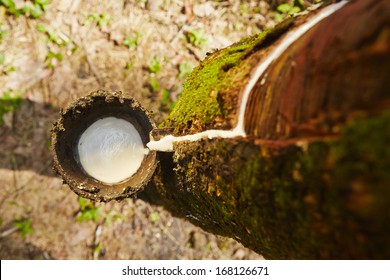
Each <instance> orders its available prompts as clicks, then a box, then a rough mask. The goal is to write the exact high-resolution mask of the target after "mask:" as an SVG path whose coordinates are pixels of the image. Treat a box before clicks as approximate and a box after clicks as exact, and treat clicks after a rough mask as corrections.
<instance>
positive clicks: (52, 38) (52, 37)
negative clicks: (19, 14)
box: [35, 23, 70, 47]
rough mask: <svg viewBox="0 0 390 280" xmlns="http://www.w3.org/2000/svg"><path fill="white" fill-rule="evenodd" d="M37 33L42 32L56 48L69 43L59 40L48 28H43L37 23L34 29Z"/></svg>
mask: <svg viewBox="0 0 390 280" xmlns="http://www.w3.org/2000/svg"><path fill="white" fill-rule="evenodd" d="M35 28H36V29H37V30H38V31H39V32H42V33H44V34H46V35H47V37H48V38H49V41H51V42H52V43H54V44H56V45H57V46H60V47H62V46H67V45H68V44H69V43H70V42H69V41H67V40H63V39H61V38H60V37H59V36H58V35H57V34H56V33H54V32H53V31H52V30H50V29H49V28H47V27H45V26H44V25H43V24H41V23H38V24H37V25H36V27H35Z"/></svg>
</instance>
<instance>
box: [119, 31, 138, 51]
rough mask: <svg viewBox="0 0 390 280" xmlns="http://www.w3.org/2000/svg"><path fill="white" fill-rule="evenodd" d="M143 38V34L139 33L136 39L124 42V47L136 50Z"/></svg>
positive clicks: (127, 39) (129, 38) (128, 39)
mask: <svg viewBox="0 0 390 280" xmlns="http://www.w3.org/2000/svg"><path fill="white" fill-rule="evenodd" d="M140 38H141V33H139V32H137V33H136V35H135V38H134V37H126V38H125V39H124V40H123V45H124V46H126V47H128V48H136V47H137V46H138V42H139V39H140Z"/></svg>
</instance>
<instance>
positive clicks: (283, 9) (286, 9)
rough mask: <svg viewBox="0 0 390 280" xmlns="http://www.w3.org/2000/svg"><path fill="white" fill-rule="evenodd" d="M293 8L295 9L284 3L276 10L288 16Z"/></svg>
mask: <svg viewBox="0 0 390 280" xmlns="http://www.w3.org/2000/svg"><path fill="white" fill-rule="evenodd" d="M292 8H293V7H292V6H290V5H289V4H287V3H284V4H280V5H279V6H278V7H277V8H276V10H278V12H281V13H285V14H287V13H288V12H289V11H290V10H291V9H292Z"/></svg>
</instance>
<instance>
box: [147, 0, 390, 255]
mask: <svg viewBox="0 0 390 280" xmlns="http://www.w3.org/2000/svg"><path fill="white" fill-rule="evenodd" d="M320 10H321V9H320ZM318 13H319V11H318V10H316V11H312V12H310V13H309V14H307V15H304V16H301V17H297V18H291V19H289V20H287V21H285V22H284V23H282V24H281V25H279V26H277V27H276V28H275V29H273V30H270V31H266V32H264V33H262V34H259V35H256V36H253V37H250V38H247V39H244V40H242V41H240V42H238V43H236V44H234V45H232V46H230V47H228V48H226V49H222V50H218V51H216V52H215V53H212V54H210V55H209V56H208V57H207V58H206V59H205V60H204V61H202V62H201V63H200V65H199V66H198V67H197V68H196V69H195V70H194V71H193V72H192V74H191V75H190V76H189V78H188V80H187V82H186V84H185V86H184V92H183V94H182V96H181V98H180V100H179V102H178V104H177V106H176V108H175V109H174V111H173V112H172V113H171V114H170V116H169V118H168V119H167V120H166V121H165V122H164V123H163V124H162V125H161V126H160V127H165V128H172V129H168V131H172V130H173V133H174V134H175V135H185V134H192V133H196V132H199V131H204V130H207V129H232V128H234V127H235V126H236V125H237V122H238V118H239V117H238V115H239V106H240V104H241V102H242V99H243V92H244V89H245V88H246V86H247V85H248V83H249V82H253V79H254V77H255V76H254V74H253V73H254V71H255V69H256V68H258V66H259V65H260V64H261V63H263V62H264V61H265V60H266V58H267V56H269V55H270V54H271V53H272V51H273V50H275V48H277V47H278V45H280V44H281V43H282V42H284V40H285V39H286V36H288V34H291V33H292V32H294V31H295V30H297V28H299V26H301V25H302V24H304V23H305V22H307V21H310V19H311V18H312V17H314V16H315V15H316V14H318ZM389 88H390V2H389V1H387V0H372V1H371V0H357V1H350V2H348V3H347V4H345V5H344V6H343V7H341V8H340V9H338V10H337V11H335V12H334V13H332V14H331V15H329V16H327V17H325V18H324V19H323V20H321V21H320V22H319V23H318V24H316V25H315V26H314V27H313V28H311V29H310V30H309V31H307V32H306V33H305V34H303V35H302V36H300V37H299V38H298V39H297V40H296V41H295V42H293V43H292V44H291V45H290V46H289V47H288V48H287V49H286V50H285V51H283V52H282V53H281V54H280V55H279V56H278V57H276V58H275V59H274V60H273V61H272V62H271V63H270V64H269V66H268V67H267V68H266V71H264V73H263V74H262V75H261V76H260V77H258V78H256V81H255V84H254V86H253V88H252V89H251V92H250V94H249V99H248V103H247V105H246V108H245V118H244V120H245V121H244V128H245V133H246V137H235V138H217V139H204V140H198V141H194V142H188V141H187V142H177V143H175V145H174V151H173V152H168V153H163V152H160V153H158V157H159V162H160V163H159V166H158V167H157V172H156V174H155V175H154V177H153V180H152V182H151V183H150V185H149V186H148V187H147V188H146V189H145V191H144V192H143V193H142V194H141V196H142V197H143V198H144V199H147V200H149V201H151V202H154V203H157V204H160V205H164V206H165V207H166V208H167V209H168V210H169V211H171V212H172V213H174V214H175V215H177V216H180V217H184V218H186V219H188V220H190V221H191V222H192V223H194V224H195V225H198V226H200V227H202V228H203V229H205V230H206V231H209V232H213V233H216V234H220V235H223V236H229V237H232V238H234V239H236V240H238V241H239V242H241V243H242V244H244V245H245V246H247V247H249V248H251V249H253V250H254V251H256V252H258V253H260V254H262V255H263V256H264V257H265V258H268V259H318V258H320V259H324V258H325V259H329V258H332V259H333V258H335V259H344V258H348V259H351V258H352V259H355V258H357V259H371V258H373V259H382V258H386V259H388V258H390V211H389V204H390V146H389V143H390V90H389Z"/></svg>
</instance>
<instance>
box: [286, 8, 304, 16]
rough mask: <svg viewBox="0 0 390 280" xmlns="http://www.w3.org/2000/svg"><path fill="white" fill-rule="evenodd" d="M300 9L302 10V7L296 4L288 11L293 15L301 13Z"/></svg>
mask: <svg viewBox="0 0 390 280" xmlns="http://www.w3.org/2000/svg"><path fill="white" fill-rule="evenodd" d="M300 11H301V8H299V7H297V6H295V7H293V8H292V9H291V10H290V11H289V12H288V14H289V15H292V14H296V13H299V12H300Z"/></svg>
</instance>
